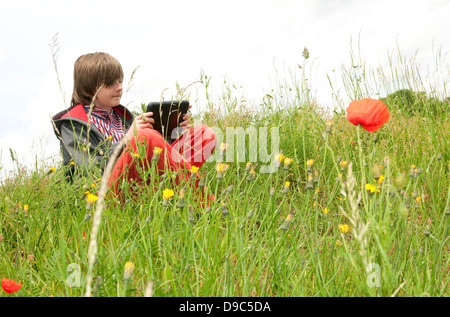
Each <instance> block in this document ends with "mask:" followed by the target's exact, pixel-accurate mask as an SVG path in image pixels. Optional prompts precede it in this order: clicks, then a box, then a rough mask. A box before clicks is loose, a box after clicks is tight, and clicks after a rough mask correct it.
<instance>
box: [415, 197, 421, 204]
mask: <svg viewBox="0 0 450 317" xmlns="http://www.w3.org/2000/svg"><path fill="white" fill-rule="evenodd" d="M421 200H422V198H420V196H417V197H416V199H415V200H414V201H415V202H416V206H419V203H420V201H421Z"/></svg>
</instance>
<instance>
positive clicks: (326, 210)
mask: <svg viewBox="0 0 450 317" xmlns="http://www.w3.org/2000/svg"><path fill="white" fill-rule="evenodd" d="M322 211H323V213H324V214H325V215H326V214H327V213H328V212H329V211H330V209H328V208H326V207H325V208H323V209H322Z"/></svg>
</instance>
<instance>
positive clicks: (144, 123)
mask: <svg viewBox="0 0 450 317" xmlns="http://www.w3.org/2000/svg"><path fill="white" fill-rule="evenodd" d="M152 116H153V112H145V113H143V114H141V115H139V116H137V117H136V118H135V119H134V122H133V124H135V125H136V130H141V129H153V125H152V124H153V123H155V119H153V118H152ZM130 130H131V129H130Z"/></svg>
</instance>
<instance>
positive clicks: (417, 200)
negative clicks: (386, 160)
mask: <svg viewBox="0 0 450 317" xmlns="http://www.w3.org/2000/svg"><path fill="white" fill-rule="evenodd" d="M421 200H422V198H420V196H417V197H416V200H415V202H416V204H418V203H420V201H421ZM24 208H25V207H24Z"/></svg>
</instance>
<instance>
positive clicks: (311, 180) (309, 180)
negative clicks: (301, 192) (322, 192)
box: [306, 173, 314, 189]
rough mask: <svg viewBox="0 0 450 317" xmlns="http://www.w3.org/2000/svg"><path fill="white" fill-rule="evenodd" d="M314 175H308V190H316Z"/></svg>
mask: <svg viewBox="0 0 450 317" xmlns="http://www.w3.org/2000/svg"><path fill="white" fill-rule="evenodd" d="M313 179H314V177H313V174H312V173H309V174H308V181H307V182H306V189H314V183H313Z"/></svg>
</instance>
